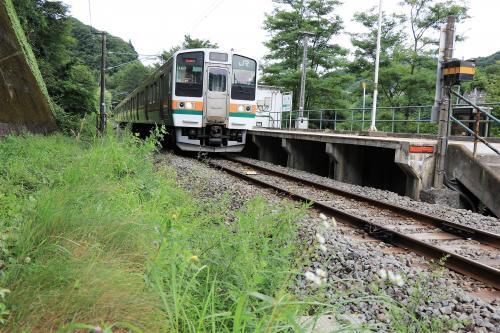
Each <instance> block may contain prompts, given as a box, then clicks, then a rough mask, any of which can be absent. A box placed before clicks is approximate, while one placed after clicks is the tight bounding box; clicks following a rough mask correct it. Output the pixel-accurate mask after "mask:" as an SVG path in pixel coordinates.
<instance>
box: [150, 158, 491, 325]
mask: <svg viewBox="0 0 500 333" xmlns="http://www.w3.org/2000/svg"><path fill="white" fill-rule="evenodd" d="M252 162H255V161H254V160H252ZM157 163H167V164H169V165H171V166H172V167H173V168H174V169H175V170H176V172H177V179H178V183H179V184H180V185H181V186H182V187H183V188H185V189H186V190H188V191H190V192H191V193H192V194H193V195H194V196H195V197H199V198H206V197H207V196H208V197H211V198H218V197H220V198H222V197H224V196H228V197H229V198H230V207H231V208H232V209H238V208H240V207H241V206H242V205H243V204H244V203H245V202H246V201H248V200H249V199H251V198H253V197H255V196H263V197H264V198H265V199H266V200H268V201H269V202H272V203H275V204H280V202H281V200H283V198H282V197H280V196H278V195H276V194H274V193H273V192H272V191H269V190H266V189H262V188H259V187H256V186H254V185H252V184H249V183H247V182H245V181H242V180H240V179H238V178H235V177H233V176H230V175H228V174H226V173H223V172H221V171H219V170H216V169H213V168H210V167H208V166H207V165H206V164H205V163H203V162H200V161H197V160H195V159H192V158H187V157H181V156H176V155H173V154H170V153H165V154H162V155H159V156H158V158H157ZM260 163H265V162H260ZM265 164H266V166H269V164H268V163H265ZM277 168H280V169H282V168H281V167H277ZM287 170H289V172H297V175H300V176H306V175H307V177H308V178H309V179H313V180H316V181H320V182H323V183H328V184H331V185H333V186H337V187H340V188H343V189H346V190H349V191H356V193H359V194H362V195H365V196H370V197H372V198H377V199H382V200H386V201H388V202H391V203H393V204H398V205H402V206H405V207H409V208H412V209H414V210H419V211H422V212H425V213H428V214H438V215H437V216H442V217H445V218H447V219H449V220H452V221H454V222H456V223H463V224H466V225H468V226H478V225H481V228H482V229H483V230H488V231H491V232H499V231H500V222H499V221H498V220H497V219H493V218H488V217H484V216H482V215H479V214H474V213H472V212H469V211H465V210H459V209H453V208H449V207H441V206H438V205H431V204H425V203H420V202H419V203H418V205H417V204H416V202H415V201H413V200H411V199H409V198H405V197H401V196H398V195H397V194H394V193H392V192H388V191H381V190H376V189H372V188H366V187H360V186H355V185H348V184H343V183H339V182H335V181H333V180H330V179H328V178H324V177H319V176H315V175H311V174H308V173H305V172H302V171H297V170H292V169H287ZM395 201H396V202H395ZM325 218H326V219H325ZM298 223H299V227H300V231H299V233H300V251H298V252H299V254H298V256H299V257H298V258H297V262H299V263H301V264H300V265H301V266H300V267H299V268H298V269H299V273H298V274H297V278H296V280H295V283H294V284H293V286H292V288H291V290H292V292H293V293H294V294H295V295H296V296H298V297H300V298H304V297H307V296H314V297H318V298H320V299H321V301H325V302H331V303H333V304H338V303H339V299H344V298H345V297H347V296H346V295H343V293H345V292H346V291H347V290H349V291H351V294H350V295H349V296H350V297H351V298H352V297H355V296H357V295H365V296H366V293H368V294H370V295H380V294H382V295H387V296H388V297H390V298H391V299H392V300H394V301H397V302H400V303H401V304H402V305H403V306H408V307H411V302H412V299H414V296H412V295H414V294H415V291H416V290H415V288H416V286H417V284H416V283H415V281H418V280H419V279H423V280H424V281H423V282H421V283H420V284H419V285H421V286H424V287H425V288H423V289H424V290H423V291H422V293H423V295H424V296H425V297H427V296H428V300H427V301H421V302H417V306H416V308H415V309H414V313H415V315H416V316H417V318H437V317H440V318H444V319H456V320H460V321H463V322H466V324H464V325H462V326H461V327H456V331H461V332H500V329H499V327H500V304H499V301H498V299H497V300H487V299H480V298H478V297H476V296H474V295H473V293H474V292H477V291H479V290H480V291H483V292H484V291H485V290H487V289H485V288H484V286H483V285H482V284H480V283H477V282H474V281H472V280H470V279H468V278H465V277H463V276H461V275H459V274H456V273H454V272H452V271H449V270H447V269H444V270H443V273H442V274H434V275H433V273H434V272H435V271H434V269H431V268H430V265H429V264H428V261H427V260H426V259H424V258H423V257H420V256H417V255H415V254H413V253H408V252H405V251H395V250H394V248H393V247H392V246H390V245H388V244H385V243H383V242H379V241H374V240H370V239H369V237H366V235H364V234H363V232H360V231H357V230H353V229H350V228H348V227H344V226H342V225H340V224H338V225H336V223H335V222H334V220H332V219H331V217H325V216H323V218H322V217H320V216H319V214H318V213H317V212H315V211H313V210H310V211H309V214H308V215H306V216H305V217H304V218H303V219H302V220H300V221H298ZM327 226H328V227H327ZM318 236H319V238H318ZM320 240H322V241H323V243H321V242H320ZM321 245H322V246H321ZM318 269H320V270H321V271H319V272H320V273H322V272H323V271H324V273H325V275H326V277H325V278H322V280H321V281H319V282H320V284H321V286H319V287H318V286H316V284H315V283H314V282H312V281H311V280H308V279H307V278H306V272H310V273H314V274H316V273H317V272H318ZM388 272H391V273H390V274H391V275H394V276H396V277H397V276H399V278H396V279H394V276H393V279H392V282H391V279H390V278H389V276H388V274H389V273H388ZM316 275H317V274H316ZM320 275H321V274H320ZM346 281H349V282H346ZM398 284H399V285H398ZM374 286H377V288H378V289H379V291H378V292H376V293H375V292H373V290H372V288H373V287H374ZM353 288H354V289H353ZM424 296H422V297H424ZM412 297H413V298H412ZM337 313H338V314H339V315H340V317H341V318H340V320H344V321H346V322H351V323H353V324H356V323H364V324H367V323H368V324H371V325H376V326H377V327H378V329H379V330H380V331H384V330H386V329H387V327H388V325H389V323H388V322H387V321H388V320H389V319H388V318H389V317H388V316H387V313H386V312H385V310H384V306H382V305H380V303H377V302H375V303H369V302H367V301H360V302H354V303H348V304H345V305H342V306H341V307H340V308H339V309H338V312H337Z"/></svg>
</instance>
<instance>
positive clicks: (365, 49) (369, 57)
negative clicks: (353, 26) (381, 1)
mask: <svg viewBox="0 0 500 333" xmlns="http://www.w3.org/2000/svg"><path fill="white" fill-rule="evenodd" d="M354 21H355V22H358V23H360V24H361V25H362V26H363V27H364V28H365V29H366V30H367V32H363V33H352V34H350V35H351V43H352V45H353V47H354V61H353V62H352V64H350V68H351V70H353V71H354V72H358V73H360V72H367V71H369V72H370V73H371V72H373V68H374V67H375V56H376V54H375V53H376V49H377V30H378V10H377V13H376V9H375V8H372V9H371V10H370V11H369V12H357V13H355V14H354ZM405 21H406V18H405V17H404V16H403V15H398V14H391V15H386V14H385V13H383V19H382V29H381V38H380V46H381V52H380V67H385V66H389V65H390V63H391V62H392V61H394V60H399V54H398V53H400V52H401V45H402V44H403V43H404V40H405V37H406V35H405V33H404V31H403V29H404V24H405Z"/></svg>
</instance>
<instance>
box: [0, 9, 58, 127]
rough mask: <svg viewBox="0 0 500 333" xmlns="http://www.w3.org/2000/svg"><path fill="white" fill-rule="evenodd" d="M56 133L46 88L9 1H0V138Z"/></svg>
mask: <svg viewBox="0 0 500 333" xmlns="http://www.w3.org/2000/svg"><path fill="white" fill-rule="evenodd" d="M55 129H56V123H55V119H54V113H53V110H52V107H51V101H50V98H49V95H48V93H47V88H46V86H45V83H44V81H43V79H42V76H41V74H40V71H39V69H38V65H37V63H36V59H35V56H34V55H33V52H32V50H31V47H30V46H29V44H28V42H27V40H26V37H25V35H24V32H23V30H22V28H21V25H20V24H19V20H18V18H17V15H16V13H15V10H14V7H13V6H12V2H11V0H0V136H1V135H5V134H6V133H9V132H18V131H22V130H28V131H32V132H37V133H47V132H50V131H53V130H55Z"/></svg>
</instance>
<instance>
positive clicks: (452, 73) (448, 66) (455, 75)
mask: <svg viewBox="0 0 500 333" xmlns="http://www.w3.org/2000/svg"><path fill="white" fill-rule="evenodd" d="M474 74H476V64H475V63H474V62H472V61H469V60H466V61H464V60H457V59H454V60H451V61H447V62H445V63H444V64H443V79H444V84H446V85H450V86H453V85H456V84H459V83H460V82H464V81H472V80H473V79H474Z"/></svg>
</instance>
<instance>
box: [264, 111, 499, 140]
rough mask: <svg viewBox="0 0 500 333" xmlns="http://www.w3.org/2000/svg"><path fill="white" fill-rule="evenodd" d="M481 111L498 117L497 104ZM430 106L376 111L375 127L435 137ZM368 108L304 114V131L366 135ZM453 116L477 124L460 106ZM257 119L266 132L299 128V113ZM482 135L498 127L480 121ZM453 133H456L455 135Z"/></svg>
mask: <svg viewBox="0 0 500 333" xmlns="http://www.w3.org/2000/svg"><path fill="white" fill-rule="evenodd" d="M480 106H481V107H483V108H484V109H487V110H489V112H491V113H492V114H495V115H497V117H498V116H499V115H500V103H485V104H481V105H480ZM431 110H432V105H418V106H399V107H379V108H377V114H376V127H377V129H378V130H379V131H383V132H388V133H417V134H437V129H438V126H437V124H435V123H432V122H431ZM371 111H372V110H371V108H365V109H363V108H350V109H318V110H304V117H305V118H307V122H308V124H307V128H309V129H318V130H326V129H329V130H334V131H352V132H356V131H366V130H368V128H369V127H370V119H371ZM453 111H454V116H455V117H458V118H460V121H461V122H462V123H464V124H466V125H469V124H470V126H471V128H472V126H473V125H474V123H475V122H476V120H475V116H474V115H473V113H472V112H470V111H467V106H466V105H463V104H455V105H453ZM258 116H259V117H268V118H269V121H268V122H266V124H269V125H268V126H266V127H269V128H299V126H298V124H297V119H298V118H299V111H298V110H293V111H285V112H272V111H271V112H259V114H258ZM480 123H481V125H482V128H483V135H484V136H486V137H488V136H489V137H499V136H500V126H499V125H498V124H497V123H495V122H492V121H491V119H490V118H488V117H483V118H482V119H481V121H480ZM451 124H452V122H450V126H452V128H451V132H452V134H456V135H467V134H466V132H465V131H463V130H461V129H460V128H458V127H453V125H451ZM454 132H455V133H454Z"/></svg>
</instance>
